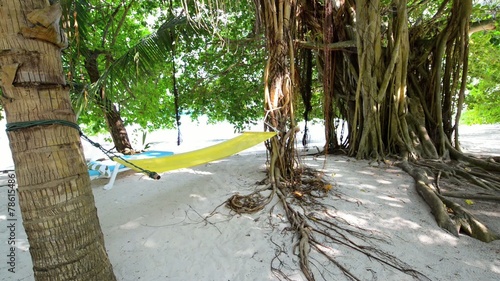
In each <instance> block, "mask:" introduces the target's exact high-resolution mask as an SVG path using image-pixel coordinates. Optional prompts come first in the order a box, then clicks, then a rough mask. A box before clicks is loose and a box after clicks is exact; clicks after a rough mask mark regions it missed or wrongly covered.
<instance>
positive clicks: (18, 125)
mask: <svg viewBox="0 0 500 281" xmlns="http://www.w3.org/2000/svg"><path fill="white" fill-rule="evenodd" d="M49 125H63V126H68V127H71V128H74V129H76V130H77V131H78V133H79V134H80V137H81V138H83V139H84V140H86V141H87V142H89V143H90V144H91V145H92V146H94V147H96V148H98V149H99V150H100V151H102V152H103V153H104V154H105V155H106V156H108V157H109V159H111V160H114V159H120V161H123V163H126V165H127V166H129V167H133V168H134V170H136V171H140V172H141V173H144V174H146V175H147V176H148V177H150V178H152V179H155V180H158V179H160V175H158V173H156V172H154V171H150V170H147V169H144V168H142V167H139V166H137V165H135V164H134V163H132V162H129V161H128V160H127V159H125V158H123V157H122V156H121V155H120V154H117V153H114V152H112V151H111V150H107V149H104V147H102V145H101V144H99V143H97V142H94V141H92V140H91V139H90V138H89V137H87V136H86V135H85V134H84V133H83V132H82V130H81V129H80V126H78V124H76V123H73V122H70V121H67V120H37V121H25V122H13V123H7V124H6V129H5V130H6V131H7V132H11V131H17V130H22V129H26V128H31V127H36V126H49Z"/></svg>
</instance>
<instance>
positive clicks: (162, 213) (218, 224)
mask: <svg viewBox="0 0 500 281" xmlns="http://www.w3.org/2000/svg"><path fill="white" fill-rule="evenodd" d="M205 128H208V129H207V130H208V131H206V132H205V133H203V134H201V135H196V134H195V133H193V135H189V134H186V135H185V136H184V138H185V141H186V143H188V144H189V145H185V146H183V147H181V148H177V147H175V146H174V142H175V137H172V136H173V134H172V133H169V134H168V136H167V135H163V136H161V137H162V138H163V140H168V141H167V142H164V143H160V144H157V145H156V146H155V148H159V149H167V148H170V150H174V151H181V150H189V148H190V147H194V146H198V147H202V146H204V145H209V144H211V143H213V142H214V140H216V139H223V138H227V137H230V134H224V135H222V136H214V135H213V134H212V135H211V134H210V133H207V132H213V130H217V127H213V126H208V127H205ZM492 128H494V129H495V130H496V133H497V138H496V140H495V138H492V139H491V141H492V142H493V143H494V142H495V141H497V140H498V139H499V138H498V128H499V126H493V127H492ZM193 132H196V130H194V131H193ZM488 132H491V130H489V131H488ZM201 136H205V137H204V138H203V137H201ZM154 137H155V138H158V137H159V136H154ZM193 137H194V139H193ZM194 140H196V141H194ZM211 140H212V141H211ZM481 140H482V141H484V139H481ZM482 143H484V142H482ZM497 144H498V142H497V143H496V144H494V145H495V147H493V150H494V149H496V151H497V153H498V150H499V148H500V145H497ZM468 145H471V146H473V147H476V148H477V146H476V145H474V144H473V142H472V140H471V141H469V142H468ZM2 146H5V144H1V145H0V148H2ZM2 151H3V150H2ZM86 151H88V154H92V153H94V152H92V151H91V150H90V149H89V148H88V147H87V148H86ZM3 157H4V156H3V155H2V158H3ZM302 159H303V161H304V163H305V164H307V165H308V166H311V167H314V168H317V169H322V170H323V171H324V172H325V175H326V177H327V178H328V179H329V180H330V181H331V183H332V184H333V185H334V188H333V189H332V190H331V191H330V192H329V196H328V197H327V198H325V199H322V200H323V202H324V203H325V204H327V205H329V206H330V207H329V210H328V212H329V213H331V214H334V215H335V216H337V217H338V218H344V219H345V220H346V221H347V222H348V223H350V224H352V225H356V226H360V227H363V228H365V229H369V230H371V231H372V232H371V233H372V235H373V236H374V237H378V238H383V239H385V241H386V242H381V241H375V240H371V242H372V243H373V245H374V246H375V247H377V248H379V249H381V250H383V251H385V252H388V253H390V254H391V255H393V256H395V257H397V258H398V259H400V260H401V261H402V262H404V263H406V264H408V265H409V266H410V267H411V268H413V269H415V270H418V271H420V272H421V273H423V274H424V275H426V276H427V277H428V278H429V279H430V280H485V281H486V280H500V241H494V242H492V243H483V242H480V241H477V240H475V239H472V238H470V237H468V236H465V235H461V236H460V237H459V238H456V237H454V236H452V235H450V234H448V233H446V232H445V231H443V230H441V229H440V228H439V227H438V226H437V225H436V223H435V221H434V218H433V216H432V215H431V213H430V209H429V208H428V207H427V205H426V204H425V203H424V202H423V200H422V199H421V198H420V197H419V196H418V194H417V193H416V191H415V189H414V186H413V179H412V178H410V177H409V176H408V175H407V174H406V173H404V172H402V171H400V170H399V169H397V168H394V167H388V166H378V165H376V164H374V163H369V162H368V161H356V160H353V159H351V158H347V157H343V156H328V158H327V159H326V161H325V158H324V157H319V158H313V157H310V156H309V157H304V158H302ZM265 162H266V155H265V148H264V146H263V145H258V146H256V147H254V148H251V149H249V150H246V151H244V152H242V153H239V154H237V155H234V156H232V157H229V158H226V159H224V160H221V161H217V162H213V163H210V164H207V165H202V166H199V167H196V168H192V169H182V170H177V171H173V172H168V173H164V174H162V178H161V179H160V180H158V181H153V180H150V179H148V178H147V177H145V176H143V175H141V174H137V173H134V172H131V171H130V172H124V173H122V174H120V175H119V177H118V179H117V181H116V183H115V186H114V188H113V189H111V190H108V191H106V190H103V189H102V186H103V185H104V184H105V183H106V182H107V181H106V180H104V179H98V180H95V181H93V182H92V187H93V190H94V194H95V199H96V206H97V208H98V212H99V218H100V222H101V225H102V230H103V232H104V235H105V241H106V248H107V250H108V254H109V258H110V260H111V263H112V264H113V267H114V271H115V274H116V276H117V278H118V280H148V281H149V280H231V281H240V280H279V279H278V277H277V276H276V275H275V272H274V273H273V271H272V270H271V268H272V267H275V268H281V270H282V271H283V272H284V273H285V274H286V275H287V276H289V278H290V279H291V280H305V278H304V276H303V275H302V274H301V273H300V268H299V265H298V258H297V257H296V256H295V255H294V254H293V245H294V243H295V242H296V237H294V235H293V233H292V232H290V231H287V230H286V229H287V227H288V226H289V225H288V223H287V221H286V218H285V214H284V212H283V210H282V209H281V208H280V207H279V206H277V207H275V208H274V209H273V210H272V212H271V213H270V210H271V207H273V206H275V204H274V203H275V202H273V203H272V204H270V205H269V206H268V208H267V209H265V210H262V211H260V212H257V213H255V214H251V215H234V214H233V213H231V212H230V211H229V209H228V208H226V207H225V206H220V207H219V208H217V207H218V206H219V205H221V204H223V203H224V201H225V200H227V199H228V198H229V197H230V196H231V195H233V194H235V193H237V192H238V193H241V194H246V193H250V192H252V191H253V190H254V189H255V188H256V187H257V185H255V183H256V182H257V181H260V180H262V179H264V178H265V173H264V172H265ZM7 202H8V199H7V188H6V187H1V189H0V241H2V243H1V248H0V250H1V252H0V253H1V255H0V280H6V281H7V280H33V273H32V269H31V268H32V263H31V259H30V255H29V252H28V243H27V239H26V234H25V233H24V230H23V228H22V227H21V222H20V221H21V218H20V212H19V209H17V210H16V212H17V214H18V216H17V218H18V221H17V229H16V246H17V248H16V252H15V253H16V273H14V274H13V273H10V272H8V271H7V270H8V268H9V265H8V264H7V261H8V257H7V256H6V254H5V253H8V248H7V246H8V245H7V243H6V242H7V240H8V237H9V231H8V229H7V227H6V225H7V223H8V222H7V221H6V218H7V215H6V210H7V206H6V205H7ZM214 210H215V213H214V214H213V215H212V216H210V217H209V218H207V219H205V217H206V216H207V215H209V214H211V213H212V212H213V211H214ZM489 215H491V216H492V217H493V218H496V219H494V220H493V222H494V225H493V226H492V227H493V228H496V229H500V209H499V210H497V211H494V212H491V214H489ZM366 233H367V234H369V232H366ZM280 249H281V250H283V251H284V252H283V253H281V254H280V255H279V259H280V260H277V259H274V258H275V256H276V255H277V253H279V250H280ZM330 251H331V252H332V253H334V255H335V258H336V260H338V261H339V262H340V263H342V264H343V265H344V266H345V267H346V268H348V269H349V270H350V271H351V272H353V273H354V274H355V275H356V276H357V277H358V278H360V279H361V280H415V279H413V278H412V277H410V276H409V275H405V274H402V273H400V272H398V271H396V270H394V269H392V268H390V267H389V266H384V265H381V264H380V263H378V262H376V261H374V260H373V259H372V260H370V259H368V258H366V257H363V256H362V255H359V254H356V253H355V252H354V251H353V250H350V249H347V248H345V247H341V246H335V245H334V246H333V248H332V249H330ZM318 259H319V258H318ZM280 261H281V262H283V265H282V266H281V267H280ZM326 269H327V270H329V271H331V272H332V274H330V275H328V276H329V277H328V278H327V280H344V279H345V278H344V277H343V276H342V275H341V273H340V271H338V269H337V268H335V267H334V266H333V265H327V266H326ZM319 270H320V271H318V269H317V268H313V271H314V274H315V277H316V278H317V280H323V279H322V278H321V276H320V272H323V273H325V270H323V269H322V268H319ZM281 280H284V279H281Z"/></svg>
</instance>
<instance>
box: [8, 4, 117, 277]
mask: <svg viewBox="0 0 500 281" xmlns="http://www.w3.org/2000/svg"><path fill="white" fill-rule="evenodd" d="M60 16H61V8H60V5H59V4H54V5H52V6H49V1H42V0H32V1H14V0H9V1H2V4H1V5H0V54H1V55H0V69H1V70H0V74H1V78H2V79H1V87H2V92H3V95H4V96H3V97H2V98H1V99H0V100H1V102H2V105H3V107H4V109H5V112H6V119H7V122H8V128H10V131H9V132H8V138H9V141H10V147H11V150H12V156H13V159H14V164H15V169H16V176H17V183H18V196H19V205H20V207H21V213H22V216H23V224H24V227H25V229H26V233H27V235H28V241H29V243H30V254H31V257H32V260H33V270H34V276H35V279H36V280H115V277H114V274H113V270H112V266H111V264H110V262H109V259H108V256H107V253H106V249H105V247H104V238H103V234H102V230H101V227H100V225H99V219H98V217H97V210H96V207H95V203H94V197H93V193H92V189H91V188H90V179H89V176H88V172H87V168H86V165H85V159H84V155H83V151H82V147H81V143H80V137H79V131H78V130H77V129H75V128H74V127H71V124H74V123H75V122H76V120H75V114H74V112H73V110H72V108H71V103H70V99H69V90H68V87H67V86H66V82H65V80H64V76H63V72H62V63H61V48H63V47H65V44H66V42H65V39H64V35H63V34H62V33H61V32H60V27H59V18H60ZM42 120H43V121H46V123H45V124H40V123H37V122H39V121H42ZM54 120H58V123H54ZM21 122H22V123H21ZM15 123H16V124H15ZM9 124H10V125H12V126H10V127H9ZM64 124H69V125H70V126H66V125H64ZM14 125H17V126H15V127H14Z"/></svg>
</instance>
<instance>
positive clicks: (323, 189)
mask: <svg viewBox="0 0 500 281" xmlns="http://www.w3.org/2000/svg"><path fill="white" fill-rule="evenodd" d="M298 173H300V176H298V177H296V178H298V180H295V182H292V183H282V184H280V186H278V185H277V184H271V185H270V186H268V187H266V188H264V189H260V190H259V191H256V192H254V193H251V194H249V195H248V196H242V195H239V194H238V195H235V196H232V197H231V198H230V199H228V200H227V201H226V206H227V207H229V208H230V209H231V210H233V211H234V212H236V213H238V214H241V213H247V212H255V211H259V210H262V209H263V208H264V206H265V205H267V204H268V203H269V202H271V199H272V198H273V196H275V195H276V197H277V203H276V205H274V206H273V207H272V208H271V211H270V212H273V210H274V208H275V207H277V206H279V207H281V208H283V210H284V212H285V213H286V218H287V222H288V224H289V226H288V227H286V228H285V229H284V230H283V231H284V232H287V233H292V234H293V237H294V241H295V244H294V247H293V253H294V255H295V256H297V257H298V259H299V260H298V264H299V266H300V269H301V271H302V273H303V274H304V276H305V277H306V279H307V280H316V278H317V277H318V276H315V275H319V277H320V280H339V276H338V274H339V272H338V271H335V270H333V269H334V268H337V269H338V270H340V274H342V275H343V276H344V277H345V278H346V279H348V280H361V279H364V278H360V277H358V276H356V274H355V273H354V272H353V271H352V269H351V268H352V267H353V265H352V264H344V263H343V262H342V261H341V259H342V257H341V255H340V256H339V253H340V252H342V251H343V250H344V251H345V253H349V255H355V254H359V255H360V256H364V258H366V259H368V260H371V261H376V262H378V263H379V264H381V265H382V266H384V267H390V268H392V269H394V270H396V271H399V272H402V273H404V274H407V275H410V276H413V277H415V278H416V279H418V280H429V279H428V278H427V277H426V276H425V275H423V274H422V273H420V272H418V271H416V270H413V269H412V268H411V266H410V265H408V264H406V263H404V262H403V261H401V260H399V259H398V258H397V257H395V256H393V255H391V254H390V253H387V252H384V251H382V250H380V249H378V248H377V247H376V246H374V243H373V242H374V241H378V242H387V241H385V240H384V239H383V238H381V237H380V235H374V231H373V230H368V229H364V228H361V227H358V226H354V225H352V224H350V223H349V222H347V221H346V220H344V219H342V218H341V217H339V216H337V215H335V214H334V213H333V212H332V209H334V207H333V206H328V205H326V204H325V203H324V202H323V200H321V198H323V197H326V196H331V192H329V191H330V190H331V189H333V188H334V187H333V186H332V184H331V183H328V182H326V181H325V180H324V179H323V177H322V175H321V174H320V173H318V172H316V171H314V170H312V169H307V168H306V169H302V170H301V171H299V172H298ZM269 189H271V193H270V194H268V195H266V196H263V195H257V193H260V192H262V191H264V190H269ZM274 202H276V201H274ZM271 215H272V214H271ZM271 242H272V243H274V245H275V246H276V255H275V257H274V259H273V260H272V262H271V268H272V270H273V272H274V274H275V275H276V277H278V278H279V279H280V280H291V279H290V277H288V276H287V274H286V273H285V272H284V271H283V270H284V267H286V266H287V265H286V262H285V261H283V260H282V259H281V256H282V255H286V256H288V254H289V253H287V251H286V250H285V247H284V246H283V245H278V244H276V243H275V242H274V241H272V240H271ZM340 248H341V249H342V250H339V249H340ZM331 265H334V267H331ZM354 267H356V266H355V265H354ZM367 270H370V269H367ZM372 274H376V273H374V272H373V271H372Z"/></svg>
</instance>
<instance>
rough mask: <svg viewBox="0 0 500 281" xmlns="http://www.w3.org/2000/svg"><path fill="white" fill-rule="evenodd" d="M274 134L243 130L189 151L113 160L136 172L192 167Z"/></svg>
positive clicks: (236, 151) (237, 150)
mask: <svg viewBox="0 0 500 281" xmlns="http://www.w3.org/2000/svg"><path fill="white" fill-rule="evenodd" d="M275 135H276V133H274V132H244V133H243V134H241V135H239V136H237V137H235V138H232V139H230V140H227V141H224V142H221V143H218V144H215V145H212V146H209V147H206V148H202V149H198V150H194V151H190V152H185V153H179V154H174V155H170V156H162V157H157V158H146V159H127V160H124V159H120V158H118V157H113V161H115V162H118V163H120V164H122V165H124V166H126V167H128V168H131V169H133V170H136V171H138V172H144V170H148V171H154V172H156V173H163V172H166V171H172V170H177V169H181V168H187V167H194V166H198V165H201V164H205V163H208V162H212V161H215V160H219V159H223V158H226V157H228V156H231V155H233V154H235V153H238V152H240V151H243V150H245V149H247V148H250V147H253V146H255V145H257V144H259V143H261V142H263V141H265V140H267V139H270V138H271V137H273V136H275ZM130 163H132V164H133V165H131V164H130ZM134 165H135V166H134ZM158 178H159V176H158Z"/></svg>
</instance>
